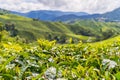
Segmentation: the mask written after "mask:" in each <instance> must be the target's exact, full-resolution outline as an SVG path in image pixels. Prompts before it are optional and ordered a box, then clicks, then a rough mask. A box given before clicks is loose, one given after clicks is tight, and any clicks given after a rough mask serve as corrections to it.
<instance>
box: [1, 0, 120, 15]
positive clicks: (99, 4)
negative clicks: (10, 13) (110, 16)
mask: <svg viewBox="0 0 120 80" xmlns="http://www.w3.org/2000/svg"><path fill="white" fill-rule="evenodd" d="M118 7H120V0H0V8H4V9H8V10H14V11H20V12H27V11H31V10H62V11H74V12H88V13H104V12H107V11H111V10H113V9H115V8H118Z"/></svg>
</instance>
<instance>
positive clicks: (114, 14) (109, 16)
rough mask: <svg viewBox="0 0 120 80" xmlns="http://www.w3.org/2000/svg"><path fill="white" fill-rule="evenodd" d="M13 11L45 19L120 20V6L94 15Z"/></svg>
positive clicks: (47, 11)
mask: <svg viewBox="0 0 120 80" xmlns="http://www.w3.org/2000/svg"><path fill="white" fill-rule="evenodd" d="M12 13H14V14H18V15H21V16H25V17H29V18H36V19H39V20H44V21H72V20H80V19H94V20H97V21H120V8H117V9H115V10H113V11H111V12H107V13H104V14H92V15H90V14H88V13H85V12H62V11H50V10H39V11H31V12H28V13H19V12H12Z"/></svg>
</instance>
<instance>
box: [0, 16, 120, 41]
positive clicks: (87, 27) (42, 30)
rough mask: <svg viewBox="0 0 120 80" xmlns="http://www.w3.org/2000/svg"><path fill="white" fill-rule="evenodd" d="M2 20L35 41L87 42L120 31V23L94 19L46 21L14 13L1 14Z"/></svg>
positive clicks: (108, 36) (22, 35) (29, 39)
mask: <svg viewBox="0 0 120 80" xmlns="http://www.w3.org/2000/svg"><path fill="white" fill-rule="evenodd" d="M0 22H2V23H3V24H4V25H5V24H7V23H11V24H14V25H15V28H16V29H17V30H18V33H17V34H18V35H19V36H20V37H22V38H25V39H26V40H27V41H30V42H31V41H35V40H36V39H38V38H43V39H48V40H54V39H55V40H57V42H59V43H67V42H68V40H69V39H70V38H73V40H74V42H78V41H79V40H82V41H83V42H87V41H88V40H89V39H91V40H90V42H94V41H100V40H104V39H108V38H111V37H114V36H116V35H118V34H119V32H120V25H119V24H120V23H115V22H107V23H105V22H96V21H94V20H92V21H90V20H80V21H75V22H68V23H66V24H65V23H61V22H44V21H38V20H36V19H31V18H25V17H22V16H18V15H13V14H4V15H0Z"/></svg>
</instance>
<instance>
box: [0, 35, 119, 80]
mask: <svg viewBox="0 0 120 80" xmlns="http://www.w3.org/2000/svg"><path fill="white" fill-rule="evenodd" d="M3 36H4V40H3V41H2V42H1V45H0V79H1V80H8V79H9V80H25V79H27V80H39V79H42V80H45V79H56V80H57V79H60V80H69V79H70V80H77V79H85V80H90V79H91V80H98V79H105V80H116V79H117V80H119V73H120V72H119V71H120V62H119V60H120V54H119V51H120V37H119V36H118V37H115V38H113V39H109V40H106V41H102V42H97V43H82V42H79V43H78V44H64V45H60V44H55V42H56V41H48V40H43V39H38V40H37V43H30V44H25V43H22V42H21V40H20V41H19V39H18V40H16V38H11V37H9V36H6V37H5V34H4V35H3ZM70 42H72V39H70Z"/></svg>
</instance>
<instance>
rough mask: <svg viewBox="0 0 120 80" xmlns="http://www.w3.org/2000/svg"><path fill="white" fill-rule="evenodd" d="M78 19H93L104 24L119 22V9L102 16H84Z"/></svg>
mask: <svg viewBox="0 0 120 80" xmlns="http://www.w3.org/2000/svg"><path fill="white" fill-rule="evenodd" d="M78 19H82V20H83V19H94V20H96V21H105V22H111V21H113V22H120V8H117V9H115V10H113V11H111V12H107V13H104V14H92V15H86V16H80V17H79V18H78Z"/></svg>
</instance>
